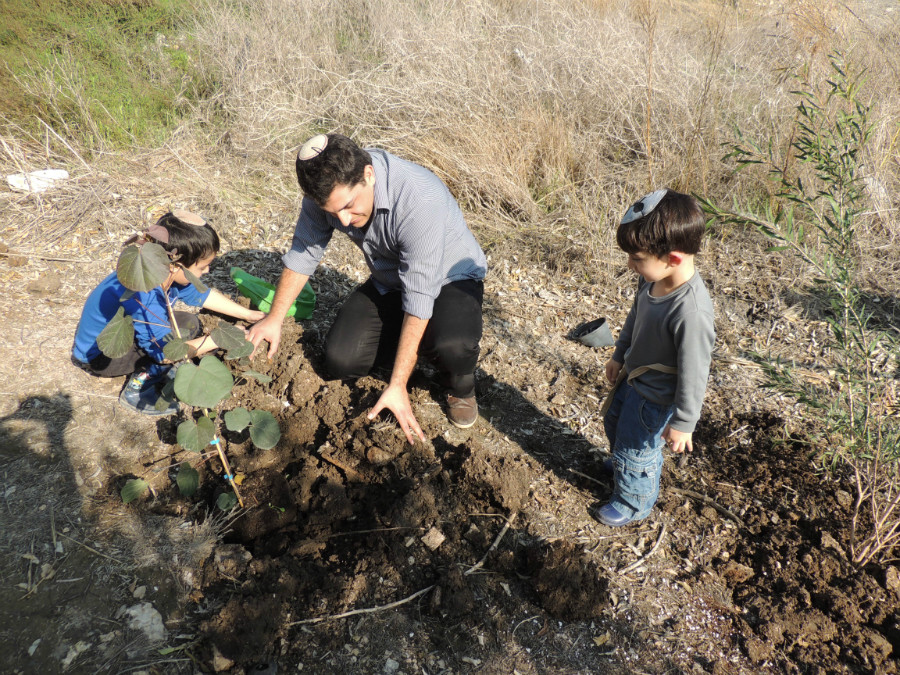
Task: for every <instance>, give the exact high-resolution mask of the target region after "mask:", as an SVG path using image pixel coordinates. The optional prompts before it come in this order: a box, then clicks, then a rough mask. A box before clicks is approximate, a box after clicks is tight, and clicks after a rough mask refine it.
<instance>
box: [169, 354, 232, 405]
mask: <svg viewBox="0 0 900 675" xmlns="http://www.w3.org/2000/svg"><path fill="white" fill-rule="evenodd" d="M233 386H234V378H233V377H232V376H231V371H230V370H228V366H226V365H225V364H224V363H222V362H221V361H219V359H217V358H216V357H215V356H213V355H211V354H209V355H207V356H204V357H203V358H202V359H201V360H200V365H196V366H195V365H194V364H193V363H183V364H182V365H181V367H180V368H179V369H178V373H177V374H176V375H175V394H176V395H177V396H178V398H179V399H181V400H182V401H184V402H185V403H187V404H188V405H192V406H195V407H197V408H213V407H215V405H216V404H217V403H218V402H219V401H221V400H222V399H224V398H225V397H226V396H228V394H229V393H230V392H231V388H232V387H233Z"/></svg>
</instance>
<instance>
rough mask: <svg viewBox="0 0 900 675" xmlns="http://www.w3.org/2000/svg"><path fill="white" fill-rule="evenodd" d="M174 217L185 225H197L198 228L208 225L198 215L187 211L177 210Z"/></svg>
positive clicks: (173, 212)
mask: <svg viewBox="0 0 900 675" xmlns="http://www.w3.org/2000/svg"><path fill="white" fill-rule="evenodd" d="M172 215H173V216H175V217H176V218H178V220H180V221H181V222H182V223H184V224H185V225H196V226H197V227H203V226H204V225H206V221H205V220H203V218H201V217H200V216H198V215H197V214H196V213H191V212H190V211H186V210H185V209H175V210H174V211H172Z"/></svg>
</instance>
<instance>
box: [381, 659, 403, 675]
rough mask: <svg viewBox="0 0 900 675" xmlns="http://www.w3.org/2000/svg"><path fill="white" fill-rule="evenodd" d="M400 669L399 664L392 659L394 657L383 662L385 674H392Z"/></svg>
mask: <svg viewBox="0 0 900 675" xmlns="http://www.w3.org/2000/svg"><path fill="white" fill-rule="evenodd" d="M398 670H400V664H399V663H397V662H396V661H394V659H388V660H387V661H385V662H384V672H385V674H386V675H393V673H396V672H397V671H398Z"/></svg>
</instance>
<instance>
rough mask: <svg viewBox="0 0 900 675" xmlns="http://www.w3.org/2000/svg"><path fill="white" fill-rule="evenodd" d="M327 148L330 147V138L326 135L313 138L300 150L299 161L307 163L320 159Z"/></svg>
mask: <svg viewBox="0 0 900 675" xmlns="http://www.w3.org/2000/svg"><path fill="white" fill-rule="evenodd" d="M326 147H328V136H326V135H325V134H319V135H317V136H313V137H312V138H310V139H309V140H308V141H306V143H304V144H303V146H302V147H301V148H300V152H298V153H297V159H300V160H304V161H305V160H307V159H312V158H313V157H318V156H319V155H320V154H321V153H322V151H323V150H324V149H325V148H326Z"/></svg>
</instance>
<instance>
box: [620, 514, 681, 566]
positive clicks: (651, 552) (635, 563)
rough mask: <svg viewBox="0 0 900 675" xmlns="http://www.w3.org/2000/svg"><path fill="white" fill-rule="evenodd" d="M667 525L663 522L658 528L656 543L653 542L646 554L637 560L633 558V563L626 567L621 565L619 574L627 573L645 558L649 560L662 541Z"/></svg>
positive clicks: (639, 564)
mask: <svg viewBox="0 0 900 675" xmlns="http://www.w3.org/2000/svg"><path fill="white" fill-rule="evenodd" d="M668 527H669V524H668V523H663V526H662V530H660V532H659V537H658V538H657V540H656V543H655V544H653V548H651V549H650V550H649V551H647V554H646V555H645V556H642V557H641V558H638V559H637V560H635V561H634V562H633V563H631V564H630V565H628V566H627V567H623V568H622V569H620V570H619V574H628V573H629V572H630V571H631V570H634V569H637V568H638V567H640V566H641V565H643V564H644V563H645V562H647V560H649V559H650V557H651V556H652V555H653V554H654V553H656V549H658V548H659V545H660V544H661V543H662V540H663V537H665V536H666V529H667V528H668Z"/></svg>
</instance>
